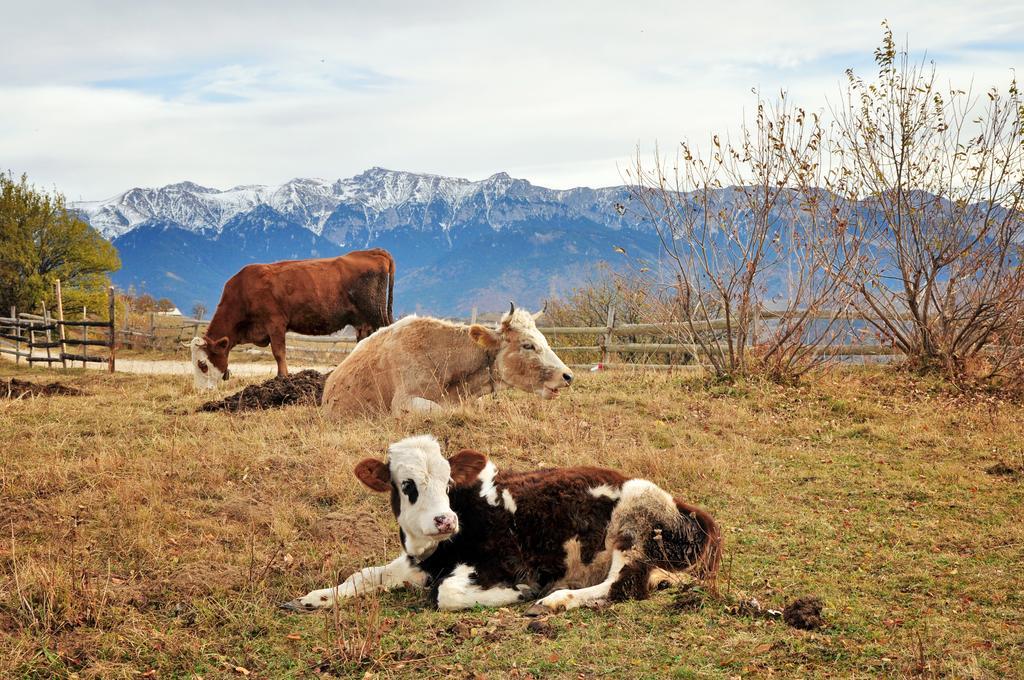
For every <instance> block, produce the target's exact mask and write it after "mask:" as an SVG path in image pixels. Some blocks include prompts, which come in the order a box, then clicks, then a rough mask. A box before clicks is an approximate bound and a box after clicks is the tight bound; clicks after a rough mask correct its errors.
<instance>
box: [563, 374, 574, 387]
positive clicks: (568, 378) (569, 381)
mask: <svg viewBox="0 0 1024 680" xmlns="http://www.w3.org/2000/svg"><path fill="white" fill-rule="evenodd" d="M562 379H563V380H565V384H566V385H571V384H572V373H568V372H567V373H563V374H562Z"/></svg>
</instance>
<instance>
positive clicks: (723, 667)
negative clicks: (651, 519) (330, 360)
mask: <svg viewBox="0 0 1024 680" xmlns="http://www.w3.org/2000/svg"><path fill="white" fill-rule="evenodd" d="M0 375H2V376H3V377H10V376H12V375H14V376H17V377H19V378H22V379H29V380H35V381H40V382H42V381H47V382H49V381H50V380H55V379H59V380H62V381H64V382H67V383H68V384H71V385H74V386H76V387H80V388H82V389H83V390H85V391H86V392H87V393H88V394H87V395H86V396H78V397H38V398H29V399H23V400H17V401H11V400H3V401H0V438H2V445H0V446H2V449H0V457H2V463H3V464H2V470H0V677H3V678H21V677H38V678H44V677H46V678H48V677H80V678H122V677H123V678H129V677H130V678H139V677H145V678H154V677H161V678H171V677H202V678H243V677H248V678H281V677H331V676H338V677H407V676H422V677H438V676H441V677H445V676H449V677H460V678H465V677H490V678H504V677H512V678H516V677H518V678H526V677H536V678H539V677H566V678H576V677H599V676H605V677H630V678H660V677H678V678H705V677H708V678H732V677H758V678H761V677H835V678H850V677H864V678H874V677H883V676H884V677H894V676H895V677H901V676H907V677H978V678H999V677H1013V676H1017V677H1020V676H1022V675H1024V614H1022V612H1024V568H1022V564H1024V522H1022V521H1021V514H1022V507H1024V503H1022V501H1024V479H1022V475H1021V474H1020V470H1021V469H1022V468H1024V408H1021V407H1020V406H1018V405H1013V404H1009V403H1000V402H997V401H994V400H990V399H985V398H980V397H970V398H968V397H963V396H957V395H956V394H955V393H954V391H953V390H952V389H951V388H949V387H947V386H946V385H944V384H942V383H940V382H929V381H922V380H920V379H914V378H911V377H908V376H906V375H903V374H900V373H897V372H892V371H891V372H885V371H882V370H865V369H860V370H850V371H843V372H838V373H835V374H833V375H830V376H825V377H822V378H819V379H815V380H814V381H813V382H812V383H811V384H810V385H808V386H805V387H799V388H793V387H785V388H784V387H777V386H773V385H768V384H759V383H748V384H741V385H738V386H708V385H706V384H704V383H702V382H700V381H697V380H693V379H689V378H683V377H678V376H671V375H661V374H636V375H628V374H587V375H584V376H581V379H580V380H579V383H578V385H576V386H575V387H574V388H573V389H572V390H568V391H566V392H565V393H564V394H563V395H562V396H561V397H560V398H559V399H558V400H556V401H552V402H540V401H538V400H535V399H534V398H532V397H530V396H529V395H523V394H511V393H507V394H501V395H499V396H498V397H497V398H493V399H492V398H488V399H485V400H483V401H481V402H480V403H479V404H475V405H472V406H467V407H464V408H463V409H461V410H458V411H456V412H454V413H451V414H448V415H445V416H442V417H431V418H425V417H416V418H413V417H410V418H408V419H403V420H398V421H395V420H379V421H357V422H352V423H349V424H346V425H344V426H337V425H333V424H330V423H327V422H324V421H323V420H322V419H321V417H320V415H319V413H318V411H317V410H316V409H315V408H313V407H300V406H296V407H289V408H286V409H282V410H276V411H266V412H257V413H243V414H226V413H201V414H196V413H194V410H195V408H196V407H197V406H198V405H199V404H200V403H201V402H202V400H203V399H202V398H201V397H199V396H197V395H195V394H194V393H193V392H192V391H191V380H190V378H185V377H170V376H131V375H120V374H118V375H112V376H111V375H107V374H102V373H97V372H85V371H81V370H73V371H69V372H68V373H66V374H62V373H60V372H57V371H53V372H48V371H44V370H39V369H37V370H34V371H31V372H30V371H27V370H20V371H19V370H17V369H15V368H14V367H13V366H11V365H10V364H7V365H4V366H2V367H0ZM240 387H241V385H240V384H238V383H237V381H233V382H232V385H231V389H232V391H233V390H235V389H239V388H240ZM421 432H431V433H434V434H435V435H437V436H438V438H439V439H441V440H443V441H445V442H447V443H448V446H449V447H450V450H454V449H455V448H456V447H463V446H466V447H474V448H478V449H480V450H481V451H484V452H486V453H488V454H489V455H490V456H491V457H492V458H493V459H495V461H496V463H497V464H498V466H499V468H502V467H503V468H506V469H508V468H513V467H518V468H523V467H532V466H537V465H571V464H574V463H587V464H597V465H603V466H609V467H615V468H619V469H621V470H623V471H625V472H627V473H629V474H632V475H638V476H644V477H647V478H649V479H652V480H654V481H655V482H657V483H658V484H660V485H662V486H664V487H665V488H667V489H670V490H672V491H673V492H674V493H675V494H676V495H677V496H678V497H680V498H683V499H686V500H688V501H691V502H694V503H696V504H699V505H702V506H704V507H705V508H707V509H709V510H710V511H711V512H712V513H713V514H714V516H715V517H716V518H717V519H718V521H719V522H720V524H721V525H722V527H723V530H724V534H725V537H726V544H725V559H724V561H723V569H722V574H721V577H720V580H719V587H720V592H721V595H720V597H711V596H708V595H706V594H705V593H704V592H703V591H701V590H689V591H685V590H681V589H679V590H672V589H670V590H667V591H662V592H658V593H656V594H655V595H654V596H653V597H652V598H651V599H649V600H647V601H643V602H631V603H625V604H618V605H613V606H611V607H607V608H604V609H595V610H578V611H573V612H570V613H568V614H565V615H561V616H555V617H551V618H549V619H548V620H546V621H544V622H542V623H541V624H538V625H534V626H533V629H532V630H531V629H529V628H528V624H529V623H530V621H531V620H530V619H526V618H525V617H524V616H523V615H522V610H523V608H516V607H511V608H506V609H500V610H482V609H481V610H475V611H470V612H463V613H457V614H452V613H441V612H436V611H433V610H431V609H430V608H429V607H428V606H427V605H426V601H425V599H424V597H423V596H422V595H421V594H417V593H402V592H397V593H391V594H387V595H383V596H381V597H379V598H364V599H362V600H359V601H352V602H348V603H345V604H344V605H342V606H341V607H339V608H338V609H337V610H336V611H334V612H331V613H328V614H321V615H312V616H297V615H285V614H282V613H281V612H279V611H278V610H277V609H276V608H275V605H276V604H277V603H278V602H281V601H284V600H288V599H291V598H292V597H294V596H296V595H299V594H303V593H305V592H306V591H307V590H309V589H311V588H314V587H323V586H325V585H328V584H331V583H335V582H337V580H338V579H339V578H340V577H343V576H345V575H347V574H348V573H349V572H351V571H352V570H354V569H356V568H358V567H361V566H365V565H368V564H373V563H377V564H379V563H382V562H384V561H386V560H388V559H389V558H390V557H392V556H393V555H394V554H395V552H396V544H397V529H396V528H395V525H394V522H393V520H392V518H391V516H390V511H389V509H388V504H387V500H386V499H385V498H383V497H380V496H377V495H374V494H372V493H371V492H369V491H368V490H366V489H364V488H363V487H361V486H360V485H358V483H357V482H356V480H355V478H354V477H353V475H352V473H351V470H352V467H353V465H354V464H355V463H356V462H357V461H358V460H360V459H361V458H362V457H364V456H366V455H379V454H381V453H382V452H383V450H384V448H385V446H386V445H387V444H388V443H389V442H391V441H394V440H396V439H398V438H400V437H403V436H405V435H408V434H412V433H421ZM1000 462H1002V463H1004V464H1006V466H1008V468H1006V469H1003V472H1004V474H993V473H991V472H989V471H988V469H989V468H990V467H991V466H993V465H994V464H996V463H1000ZM1014 469H1015V470H1017V474H1016V475H1014V474H1009V473H1010V472H1011V471H1012V470H1014ZM802 595H815V596H818V597H820V598H822V600H823V601H824V603H825V611H824V614H825V617H826V619H827V626H826V627H825V628H822V629H820V630H817V631H814V632H805V631H800V630H796V629H794V628H791V627H789V626H787V625H786V624H784V623H783V622H782V621H779V620H775V619H770V618H764V617H757V616H751V615H750V614H749V612H745V611H742V608H738V606H737V604H738V603H740V602H742V601H743V600H746V599H749V598H751V597H754V598H757V599H758V601H759V602H760V603H762V604H763V605H764V606H766V607H773V608H781V607H782V606H783V605H784V604H785V603H786V602H788V601H790V600H791V599H793V598H794V597H797V596H802ZM738 609H739V610H738Z"/></svg>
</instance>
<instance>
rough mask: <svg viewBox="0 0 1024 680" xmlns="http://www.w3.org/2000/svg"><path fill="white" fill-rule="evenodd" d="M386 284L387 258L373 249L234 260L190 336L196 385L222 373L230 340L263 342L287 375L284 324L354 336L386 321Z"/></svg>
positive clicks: (391, 267) (212, 382)
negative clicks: (348, 329) (201, 324)
mask: <svg viewBox="0 0 1024 680" xmlns="http://www.w3.org/2000/svg"><path fill="white" fill-rule="evenodd" d="M394 285H395V261H394V260H393V259H392V258H391V254H390V253H388V252H387V251H386V250H381V249H380V248H374V249H372V250H356V251H353V252H351V253H348V254H347V255H341V256H339V257H333V258H326V259H320V260H289V261H285V262H275V263H273V264H250V265H246V266H244V267H242V269H241V270H240V271H239V272H238V273H237V274H235V275H234V276H232V277H231V278H230V279H228V282H227V283H225V284H224V292H223V293H222V294H221V297H220V302H219V303H218V304H217V311H216V312H214V314H213V318H212V319H211V320H210V325H209V326H208V327H207V329H206V333H205V334H204V335H203V337H201V338H194V339H193V340H192V343H191V347H192V370H193V374H194V377H195V385H196V389H202V388H204V387H205V388H213V387H216V385H217V384H218V383H219V382H220V381H221V380H227V379H228V353H229V352H230V351H231V348H232V347H234V346H235V345H239V344H242V343H246V342H250V343H252V344H254V345H259V346H260V347H266V346H267V345H268V344H269V345H270V347H271V350H272V351H273V353H274V359H275V360H276V361H277V374H278V375H279V376H282V375H288V364H287V363H286V361H285V333H287V332H288V331H294V332H296V333H304V334H306V335H329V334H331V333H334V332H335V331H339V330H341V329H342V328H344V327H345V326H348V325H352V326H354V327H355V328H356V331H357V333H358V338H359V339H360V340H362V339H363V338H364V337H366V336H367V335H369V334H370V333H372V332H373V331H374V330H376V329H378V328H380V327H382V326H387V325H388V324H390V323H391V322H392V321H393V318H392V311H391V307H392V299H391V298H392V295H393V294H394Z"/></svg>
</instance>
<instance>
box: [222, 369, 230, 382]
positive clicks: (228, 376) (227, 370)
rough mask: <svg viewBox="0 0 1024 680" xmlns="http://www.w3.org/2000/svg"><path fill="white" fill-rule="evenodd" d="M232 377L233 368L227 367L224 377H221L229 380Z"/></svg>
mask: <svg viewBox="0 0 1024 680" xmlns="http://www.w3.org/2000/svg"><path fill="white" fill-rule="evenodd" d="M230 377H231V369H228V368H225V369H224V377H223V378H221V380H227V379H228V378H230Z"/></svg>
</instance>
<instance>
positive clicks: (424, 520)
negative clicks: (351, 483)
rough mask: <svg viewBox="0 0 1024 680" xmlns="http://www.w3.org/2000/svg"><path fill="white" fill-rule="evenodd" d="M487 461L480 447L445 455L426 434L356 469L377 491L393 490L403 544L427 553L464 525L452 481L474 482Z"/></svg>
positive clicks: (408, 549)
mask: <svg viewBox="0 0 1024 680" xmlns="http://www.w3.org/2000/svg"><path fill="white" fill-rule="evenodd" d="M486 464H487V459H486V457H484V456H483V455H482V454H479V453H476V452H475V451H462V452H460V453H458V454H456V455H455V456H453V457H452V458H451V459H450V460H445V458H444V456H442V455H441V447H440V445H438V443H437V440H436V439H435V438H434V437H432V436H430V435H420V436H417V437H408V438H406V439H403V440H402V441H399V442H396V443H394V444H392V445H391V446H390V447H388V455H387V461H386V462H381V461H379V460H376V459H375V458H367V459H366V460H364V461H362V462H361V463H359V464H358V465H357V466H356V469H355V473H356V477H358V478H359V480H360V481H361V482H362V483H363V484H365V485H366V486H368V487H369V488H371V489H373V490H374V491H380V492H382V493H386V492H390V493H391V510H392V511H393V512H394V513H395V518H396V519H397V520H398V526H399V527H400V528H401V536H402V546H403V547H404V548H405V551H406V552H407V553H408V554H409V555H412V556H413V557H425V556H427V555H428V554H430V553H431V552H433V550H434V548H435V547H437V544H438V543H440V542H441V541H444V540H446V539H448V538H451V537H452V536H454V535H455V534H456V533H457V532H458V530H459V518H458V515H456V514H455V513H454V512H452V509H451V505H450V504H449V502H448V490H449V488H450V486H451V485H452V484H465V483H468V482H471V481H472V480H473V479H475V478H476V476H477V475H478V474H479V472H480V470H482V469H483V467H484V465H486Z"/></svg>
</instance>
